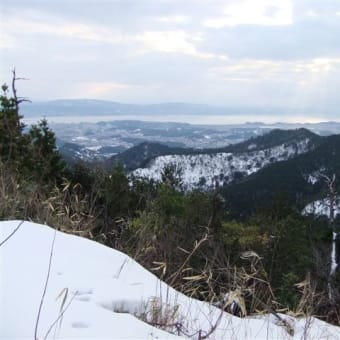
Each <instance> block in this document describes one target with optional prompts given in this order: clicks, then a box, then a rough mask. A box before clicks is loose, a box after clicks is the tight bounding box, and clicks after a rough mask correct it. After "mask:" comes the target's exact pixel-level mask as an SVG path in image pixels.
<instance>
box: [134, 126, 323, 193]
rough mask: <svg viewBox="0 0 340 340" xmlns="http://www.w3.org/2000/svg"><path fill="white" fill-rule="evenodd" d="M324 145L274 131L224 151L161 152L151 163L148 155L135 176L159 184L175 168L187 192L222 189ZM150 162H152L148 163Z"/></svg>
mask: <svg viewBox="0 0 340 340" xmlns="http://www.w3.org/2000/svg"><path fill="white" fill-rule="evenodd" d="M321 141H322V137H320V136H318V135H315V134H314V133H312V132H310V131H308V130H306V129H297V130H291V131H282V130H273V131H271V132H270V133H268V134H267V135H265V136H259V137H257V138H253V139H251V140H249V141H247V142H242V143H239V144H235V145H231V146H228V147H225V148H221V149H208V150H188V149H182V150H173V149H166V150H164V149H163V150H161V149H157V150H158V153H161V152H163V155H159V156H154V158H152V159H150V155H151V153H147V155H148V157H145V158H144V163H145V164H144V165H142V164H141V163H140V166H139V168H138V169H136V170H135V171H134V172H133V174H134V175H135V176H139V177H147V178H150V179H154V180H156V181H157V180H160V179H161V174H162V171H163V169H164V168H165V167H167V166H169V165H175V167H176V169H179V170H180V171H181V172H182V177H183V186H184V187H185V188H186V189H194V188H206V189H207V188H213V187H216V186H217V187H222V186H225V185H228V184H230V183H232V182H234V181H240V180H242V179H243V178H244V177H247V176H249V175H251V174H253V173H255V172H257V171H259V170H260V169H262V168H264V167H266V166H269V165H270V164H273V163H276V162H280V161H284V160H287V159H290V158H294V157H296V156H298V155H300V154H303V153H307V152H309V151H311V150H313V149H314V148H315V147H316V146H317V145H319V144H320V143H321ZM130 151H131V150H130ZM140 153H141V151H139V154H140ZM147 159H150V160H149V161H148V162H146V161H147ZM137 163H138V159H137V160H136V164H137Z"/></svg>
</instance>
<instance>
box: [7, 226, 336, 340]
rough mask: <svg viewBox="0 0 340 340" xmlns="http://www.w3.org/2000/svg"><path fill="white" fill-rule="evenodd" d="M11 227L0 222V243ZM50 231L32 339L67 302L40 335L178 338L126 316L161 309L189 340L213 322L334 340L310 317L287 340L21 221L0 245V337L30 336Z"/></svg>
mask: <svg viewBox="0 0 340 340" xmlns="http://www.w3.org/2000/svg"><path fill="white" fill-rule="evenodd" d="M18 224H19V222H18V221H8V222H0V243H1V242H2V241H3V240H4V239H5V238H6V237H7V236H8V235H9V234H10V233H11V232H12V231H13V230H14V229H15V227H16V226H17V225H18ZM54 236H55V243H54V249H53V256H52V266H51V271H50V277H49V282H48V287H47V292H46V296H45V298H44V304H43V308H42V312H41V318H40V321H39V324H38V338H39V339H44V338H45V335H46V333H47V332H48V330H49V328H50V327H51V325H53V323H54V322H55V320H57V319H58V316H59V315H60V311H61V310H63V309H65V307H67V306H69V307H68V308H67V310H66V312H65V313H64V314H63V315H62V318H61V319H60V320H59V322H58V323H57V324H56V326H55V327H53V329H52V330H51V332H50V333H49V335H48V339H53V338H56V339H66V338H67V339H70V338H79V339H86V338H88V339H179V338H180V337H177V336H175V335H172V334H170V333H167V332H165V331H162V330H160V329H157V328H154V327H152V326H150V325H149V324H147V323H144V322H142V321H140V320H139V319H138V318H136V317H135V316H134V315H147V317H149V318H151V317H152V315H154V317H155V315H158V316H160V315H162V316H164V314H165V313H166V311H165V310H166V308H168V315H172V316H171V317H172V321H173V323H174V324H177V325H179V324H180V325H181V329H182V330H183V331H185V332H186V333H187V334H188V335H192V338H193V339H197V338H198V333H197V332H198V331H201V334H202V335H204V334H206V332H209V331H210V330H211V327H212V326H213V325H215V324H216V323H217V327H216V330H215V331H214V333H213V334H212V335H211V336H210V337H209V339H235V340H236V339H242V340H245V339H301V338H303V335H304V332H307V334H308V336H307V337H306V338H308V339H339V338H340V328H338V327H334V326H331V325H328V324H326V323H324V322H321V321H319V320H316V319H313V318H312V319H310V320H307V321H306V320H295V319H290V323H291V325H292V327H293V329H294V331H295V335H294V336H293V337H291V336H289V335H288V334H287V332H286V330H285V329H284V328H283V327H281V326H279V325H277V324H276V319H275V318H274V317H273V316H270V315H268V316H263V317H258V318H245V319H239V318H237V317H234V316H231V315H230V314H227V313H222V312H221V311H220V310H219V309H217V308H215V307H212V306H210V305H208V304H206V303H203V302H200V301H196V300H193V299H190V298H188V297H186V296H184V295H182V294H180V293H178V292H176V291H175V290H173V289H172V288H170V287H168V286H167V285H166V284H164V283H162V282H161V281H159V280H158V279H157V278H156V277H155V276H154V275H153V274H151V273H149V272H148V271H147V270H145V269H144V268H143V267H142V266H140V265H139V264H138V263H136V262H135V261H134V260H132V259H131V258H129V257H128V256H126V255H124V254H123V253H121V252H118V251H116V250H113V249H110V248H107V247H105V246H102V245H100V244H97V243H95V242H93V241H90V240H86V239H83V238H80V237H76V236H72V235H67V234H63V233H61V232H56V233H55V231H54V230H53V229H52V228H49V227H47V226H43V225H39V224H34V223H30V222H25V223H24V224H23V225H22V226H21V227H20V229H19V230H18V231H17V232H16V233H15V234H14V235H13V237H11V238H10V239H9V240H8V241H7V242H6V243H4V244H3V245H2V246H1V247H0V271H1V272H0V297H1V302H0V303H1V304H0V338H1V339H13V338H17V339H18V338H21V339H34V329H35V326H36V319H37V314H38V309H39V304H40V301H41V296H42V293H43V290H44V284H45V281H46V275H47V273H48V265H49V260H50V252H51V247H52V243H53V239H54ZM66 292H67V296H66V295H65V294H66ZM65 297H66V299H65ZM159 306H162V308H163V309H162V311H160V307H159ZM155 310H156V312H155ZM152 311H154V313H152ZM168 318H170V316H169V317H168ZM181 335H182V338H186V337H187V336H185V334H183V333H182V334H181Z"/></svg>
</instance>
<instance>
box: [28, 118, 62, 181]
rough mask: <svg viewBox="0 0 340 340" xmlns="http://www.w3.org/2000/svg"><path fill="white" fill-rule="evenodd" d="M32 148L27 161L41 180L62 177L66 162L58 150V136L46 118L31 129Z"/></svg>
mask: <svg viewBox="0 0 340 340" xmlns="http://www.w3.org/2000/svg"><path fill="white" fill-rule="evenodd" d="M29 137H30V150H29V153H28V157H29V159H27V163H28V164H29V168H30V170H31V172H32V173H33V176H35V177H36V180H39V181H40V182H49V181H54V180H56V179H58V178H60V177H61V176H62V175H63V173H64V170H65V163H64V161H63V160H62V157H61V155H60V153H59V151H58V150H57V146H56V137H55V134H54V132H53V131H52V130H51V129H50V128H49V126H48V124H47V120H46V119H42V120H41V121H40V122H39V123H38V124H37V125H32V127H31V129H30V130H29Z"/></svg>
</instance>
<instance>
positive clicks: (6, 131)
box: [0, 84, 27, 163]
mask: <svg viewBox="0 0 340 340" xmlns="http://www.w3.org/2000/svg"><path fill="white" fill-rule="evenodd" d="M1 88H2V92H3V93H2V95H1V96H0V160H1V161H2V162H5V163H13V162H18V161H19V159H20V158H21V157H22V155H23V153H24V151H25V146H26V145H27V139H26V138H25V137H24V136H23V133H22V131H23V128H24V125H23V124H22V123H21V122H20V118H21V117H20V115H19V112H18V103H17V101H16V99H15V98H13V97H9V96H8V86H7V85H6V84H4V85H2V87H1Z"/></svg>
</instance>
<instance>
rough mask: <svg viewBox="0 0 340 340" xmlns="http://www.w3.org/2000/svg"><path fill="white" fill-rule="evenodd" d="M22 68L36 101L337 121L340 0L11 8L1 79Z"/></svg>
mask: <svg viewBox="0 0 340 340" xmlns="http://www.w3.org/2000/svg"><path fill="white" fill-rule="evenodd" d="M14 67H15V68H16V71H17V74H18V76H20V77H25V78H28V79H29V80H25V81H20V82H19V83H18V91H19V94H20V95H22V96H25V97H29V98H30V99H31V100H33V101H40V100H54V99H60V98H63V99H71V98H89V99H105V100H113V101H120V102H125V103H139V104H150V103H162V102H187V103H197V104H209V105H215V106H227V107H250V108H251V107H253V108H254V107H256V108H259V107H260V108H262V107H264V108H268V107H269V108H287V109H288V108H293V109H301V112H304V113H306V112H307V113H308V117H309V118H308V119H309V121H313V120H315V121H317V120H330V119H333V120H338V119H337V117H340V109H339V108H340V95H339V94H340V0H111V1H110V0H48V1H46V0H1V2H0V75H1V79H0V80H1V82H10V80H11V70H12V69H13V68H14ZM274 111H275V110H273V115H274V114H275V112H274ZM280 112H281V113H280V114H281V115H282V111H280ZM287 112H288V111H287ZM278 118H282V117H278ZM283 118H284V117H283ZM283 120H284V119H283Z"/></svg>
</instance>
